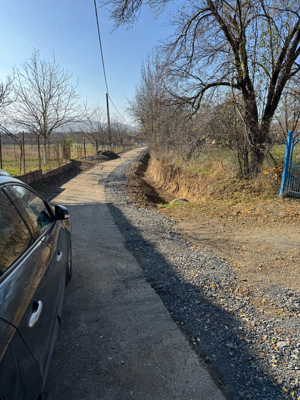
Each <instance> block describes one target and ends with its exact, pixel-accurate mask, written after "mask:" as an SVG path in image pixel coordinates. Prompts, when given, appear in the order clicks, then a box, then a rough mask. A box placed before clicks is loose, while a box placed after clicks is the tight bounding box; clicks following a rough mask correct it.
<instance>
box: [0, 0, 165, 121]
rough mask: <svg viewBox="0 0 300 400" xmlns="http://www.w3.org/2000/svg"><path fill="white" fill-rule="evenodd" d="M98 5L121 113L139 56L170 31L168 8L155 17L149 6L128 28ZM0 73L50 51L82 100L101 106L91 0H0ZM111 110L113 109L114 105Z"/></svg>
mask: <svg viewBox="0 0 300 400" xmlns="http://www.w3.org/2000/svg"><path fill="white" fill-rule="evenodd" d="M97 6H98V17H99V23H100V30H101V39H102V46H103V50H104V58H105V67H106V74H107V81H108V88H109V92H110V97H111V98H112V100H113V102H114V104H115V105H116V107H117V108H118V110H119V111H120V113H121V114H122V115H123V116H124V117H125V119H126V121H128V122H132V119H131V117H130V116H129V115H128V114H126V111H125V107H126V105H127V100H126V97H127V98H129V99H130V98H132V97H133V96H134V93H135V86H136V85H137V83H138V82H139V78H140V67H141V61H142V60H143V59H145V57H146V55H147V53H148V52H149V51H150V50H151V49H152V48H153V46H154V45H155V44H156V43H157V40H160V39H164V38H166V37H167V36H168V35H169V34H170V28H169V27H168V26H167V21H168V18H167V15H168V11H167V10H166V11H165V12H164V13H163V14H162V15H160V16H159V18H158V19H155V18H154V15H153V14H152V13H151V11H150V10H149V9H148V8H147V9H146V8H145V9H143V10H142V13H141V15H140V18H139V21H137V23H135V25H134V26H133V28H131V29H130V30H128V29H126V27H121V28H119V29H118V30H115V31H113V21H111V20H110V19H109V13H108V11H107V10H105V9H104V8H100V7H99V4H98V2H97ZM0 22H1V23H0V38H1V39H0V54H1V62H0V79H1V80H2V79H4V78H5V76H6V75H7V74H8V73H10V72H11V70H12V67H13V66H16V67H21V65H22V62H24V61H25V59H26V58H28V57H29V55H30V54H31V53H32V50H33V48H35V49H39V50H40V55H41V58H43V59H51V58H52V56H53V53H54V54H55V57H56V59H57V61H58V62H59V63H60V65H61V66H62V67H64V68H65V69H67V70H68V71H69V72H70V73H72V75H73V77H72V79H73V80H74V82H76V81H77V77H78V79H79V86H80V90H81V92H82V93H83V96H82V100H83V101H84V100H85V99H87V101H88V103H89V104H100V106H102V107H103V108H104V107H105V93H106V90H105V83H104V78H103V72H102V64H101V56H100V50H99V42H98V33H97V25H96V18H95V12H94V2H93V0H89V1H87V0H72V1H71V0H65V1H61V0H60V1H59V0H52V1H49V0H48V1H45V0H30V1H27V2H25V1H24V0H22V1H21V0H2V1H1V7H0ZM110 112H111V114H114V113H115V110H114V109H113V107H112V105H111V106H110Z"/></svg>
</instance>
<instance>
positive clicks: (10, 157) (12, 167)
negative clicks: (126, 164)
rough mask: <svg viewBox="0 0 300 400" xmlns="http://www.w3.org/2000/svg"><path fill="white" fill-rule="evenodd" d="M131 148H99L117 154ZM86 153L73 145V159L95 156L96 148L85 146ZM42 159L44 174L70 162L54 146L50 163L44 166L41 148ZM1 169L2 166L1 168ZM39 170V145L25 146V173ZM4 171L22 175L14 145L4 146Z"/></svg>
mask: <svg viewBox="0 0 300 400" xmlns="http://www.w3.org/2000/svg"><path fill="white" fill-rule="evenodd" d="M129 148H131V147H130V146H126V147H125V146H113V147H108V146H105V147H102V146H100V147H99V150H113V151H114V152H115V153H120V152H122V151H124V150H126V149H129ZM85 150H86V152H85V153H84V148H83V145H82V144H81V143H72V144H71V159H80V158H82V157H84V156H85V155H86V156H89V155H93V154H95V147H94V146H92V145H91V144H86V145H85ZM41 159H42V165H41V166H42V170H43V172H46V171H49V170H50V169H53V168H57V167H59V166H61V165H63V164H65V163H67V162H68V161H69V160H66V159H63V151H62V148H59V155H58V152H57V147H56V148H55V146H54V145H50V146H48V163H47V164H46V165H44V163H43V159H44V153H43V149H42V148H41ZM0 167H1V166H0ZM38 168H39V160H38V148H37V145H29V144H27V145H25V172H29V171H33V170H35V169H38ZM2 169H4V170H5V171H7V172H8V173H9V174H10V175H12V176H14V175H19V174H20V150H19V148H18V147H17V146H14V145H2ZM21 173H24V162H23V160H22V163H21Z"/></svg>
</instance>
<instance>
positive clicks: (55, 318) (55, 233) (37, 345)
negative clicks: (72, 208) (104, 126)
mask: <svg viewBox="0 0 300 400" xmlns="http://www.w3.org/2000/svg"><path fill="white" fill-rule="evenodd" d="M6 191H7V195H8V196H9V197H10V199H11V200H12V201H13V202H14V204H15V206H16V208H18V210H19V212H20V213H21V214H22V215H23V216H24V217H25V219H26V222H27V223H28V225H29V226H30V230H31V232H32V236H33V237H34V240H35V242H34V248H33V249H32V252H31V253H30V254H29V256H28V257H27V258H26V259H25V260H24V261H23V265H22V268H23V269H24V270H26V271H31V275H30V277H29V276H28V279H27V281H23V286H24V288H25V289H26V288H27V287H28V286H33V288H34V289H35V291H34V292H33V290H32V291H31V293H32V298H31V301H30V304H29V306H28V307H27V309H26V311H25V312H24V315H23V316H22V318H21V319H20V320H19V321H17V322H18V330H19V332H20V334H21V336H22V338H23V339H24V341H25V343H26V344H27V346H28V348H29V349H30V351H31V352H32V354H33V356H34V358H35V360H36V361H37V363H38V365H39V367H40V370H41V373H42V376H43V381H44V382H45V379H46V375H47V370H48V368H49V362H50V359H51V355H52V352H53V348H54V343H55V338H56V335H57V331H58V328H59V321H60V319H59V318H60V315H59V313H60V310H61V305H62V298H63V295H64V281H65V280H64V276H65V271H66V265H67V261H66V260H67V254H66V253H67V252H66V251H65V247H66V248H67V245H65V247H63V246H61V247H63V251H62V249H61V248H60V242H63V241H62V240H61V236H62V235H61V222H60V221H56V220H55V218H54V216H53V214H52V212H51V210H50V209H49V208H48V207H47V204H46V203H44V202H43V200H42V199H41V198H40V197H39V196H37V195H36V194H35V193H34V192H32V191H31V190H30V189H29V188H27V187H25V186H22V185H15V184H14V185H10V186H8V187H7V188H6ZM62 283H63V284H62Z"/></svg>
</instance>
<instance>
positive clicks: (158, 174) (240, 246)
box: [128, 158, 300, 301]
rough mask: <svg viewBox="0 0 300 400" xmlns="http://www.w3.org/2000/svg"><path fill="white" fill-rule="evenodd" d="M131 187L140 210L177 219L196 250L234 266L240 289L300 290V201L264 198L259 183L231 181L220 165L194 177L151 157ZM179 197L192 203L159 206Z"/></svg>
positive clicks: (131, 180) (135, 170)
mask: <svg viewBox="0 0 300 400" xmlns="http://www.w3.org/2000/svg"><path fill="white" fill-rule="evenodd" d="M128 189H129V191H130V192H131V199H132V200H133V201H134V202H135V203H136V204H137V205H139V206H140V207H145V208H148V207H158V210H160V212H163V213H166V214H167V215H169V216H172V217H174V218H176V219H177V221H178V225H177V230H178V231H179V232H181V233H182V234H183V235H184V236H185V237H186V238H187V240H188V241H189V242H190V243H191V245H192V246H193V245H194V246H199V247H206V248H211V249H214V250H215V251H216V252H217V253H218V254H219V255H220V256H222V257H223V258H225V259H227V260H228V261H229V262H230V263H231V264H232V265H234V266H235V267H236V272H237V276H238V277H239V278H240V282H241V286H245V287H247V288H249V289H251V288H255V287H258V286H260V287H261V286H268V285H281V286H283V287H286V288H290V289H293V290H300V248H299V242H300V200H298V199H279V198H278V197H275V196H274V197H273V198H270V196H269V197H268V196H265V195H264V186H263V184H262V183H261V182H259V181H256V182H244V183H241V182H240V181H237V180H235V179H233V178H230V179H228V177H226V175H225V174H224V171H223V170H222V168H221V167H220V169H219V170H218V169H216V170H214V171H213V172H212V173H211V174H201V173H200V174H196V173H194V172H189V171H183V170H182V169H180V168H175V167H174V166H172V165H168V164H167V163H164V162H159V161H157V160H156V159H153V158H150V159H149V158H148V159H145V160H143V164H136V165H135V166H134V167H133V168H132V169H131V172H130V173H129V184H128ZM177 197H183V198H186V199H188V200H189V202H190V203H186V204H181V203H179V204H170V205H165V206H162V205H158V204H159V203H161V204H164V203H168V202H170V201H171V200H173V199H175V198H177ZM257 301H259V299H258V300H257Z"/></svg>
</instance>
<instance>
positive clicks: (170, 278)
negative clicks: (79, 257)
mask: <svg viewBox="0 0 300 400" xmlns="http://www.w3.org/2000/svg"><path fill="white" fill-rule="evenodd" d="M137 167H138V166H137V165H135V167H134V168H137ZM128 168H129V165H126V164H123V165H121V166H120V167H118V168H117V169H116V170H115V171H113V172H112V173H111V174H110V175H109V177H108V179H107V180H106V183H105V186H106V197H107V200H108V202H109V208H110V211H111V214H112V216H113V218H114V220H115V223H116V225H117V226H118V228H119V229H120V231H121V232H122V234H123V237H124V240H125V245H126V248H127V249H128V250H129V251H130V252H132V253H133V254H134V255H135V258H136V259H137V261H138V263H139V264H140V266H141V267H142V269H143V272H144V275H145V278H146V280H147V281H148V282H150V283H151V286H152V288H154V289H155V290H156V292H157V293H158V294H159V296H160V297H161V299H162V301H163V302H164V304H165V306H166V307H167V309H168V311H169V313H170V315H171V317H172V318H173V320H174V321H175V322H176V323H177V324H178V326H179V327H180V329H181V330H182V332H183V333H184V334H185V335H186V337H187V339H188V340H189V343H190V346H191V348H192V349H193V350H194V351H195V352H196V353H197V355H198V356H199V358H200V359H201V360H202V362H203V364H204V365H205V367H206V368H207V369H208V370H209V372H210V373H211V375H212V376H213V378H214V381H215V382H216V383H217V385H218V386H219V387H220V389H221V390H222V391H223V393H224V395H225V397H226V398H228V399H248V398H252V399H266V400H267V399H269V400H274V399H279V398H282V399H288V398H296V399H297V398H298V399H300V387H299V377H300V366H299V350H300V335H299V332H300V329H299V328H300V320H299V316H300V302H299V293H298V292H297V291H296V290H291V289H287V288H284V287H281V286H279V285H265V286H262V287H260V288H259V290H260V295H261V297H260V298H261V303H260V304H254V303H253V302H252V301H251V300H252V296H253V293H252V291H251V288H249V287H247V284H245V282H244V284H243V285H241V284H240V283H241V282H240V277H239V276H238V274H237V270H236V268H235V267H234V266H233V265H232V264H231V263H230V262H228V261H227V260H226V259H225V258H222V257H220V256H219V255H218V254H217V252H215V251H214V250H213V249H211V248H206V247H205V245H203V243H202V244H198V245H195V244H193V243H191V242H190V240H189V238H187V237H184V236H182V235H181V234H180V229H178V228H180V226H179V223H178V222H177V221H176V219H175V218H172V217H170V216H168V215H164V214H162V213H160V212H158V211H157V209H155V208H153V209H144V208H139V207H137V206H136V205H135V204H134V203H133V202H132V200H130V198H132V193H131V194H129V192H128V191H127V189H126V184H127V177H126V172H127V171H128ZM146 190H148V191H151V188H148V189H146ZM134 191H135V190H134V188H133V187H132V186H131V192H134ZM152 195H153V193H152ZM155 195H158V194H157V193H156V194H155ZM278 308H280V312H279V311H278Z"/></svg>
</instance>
